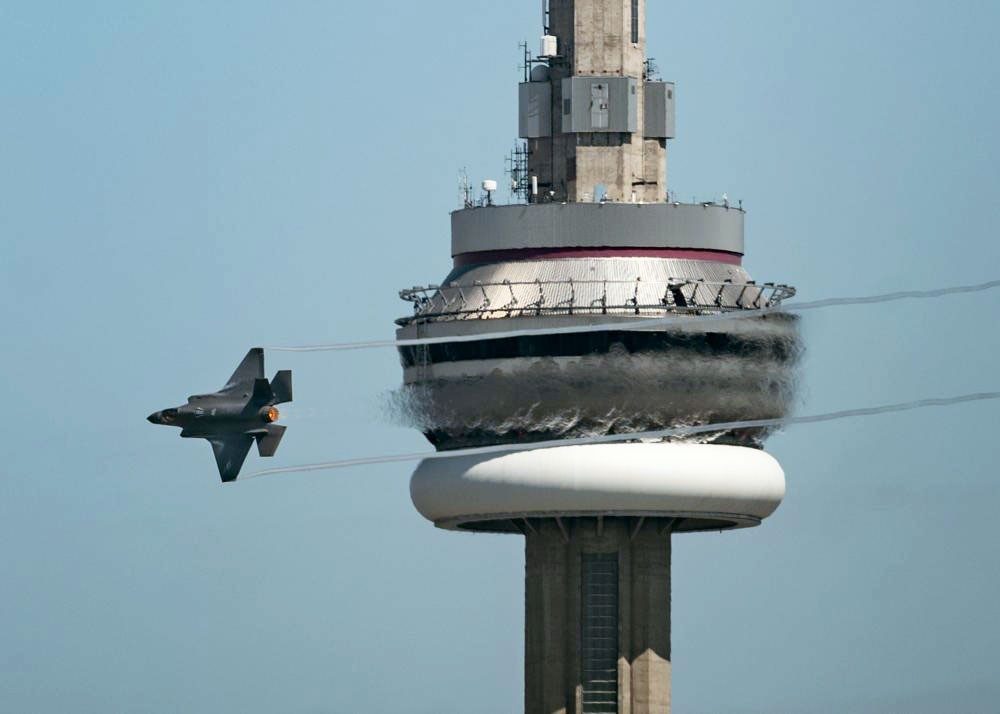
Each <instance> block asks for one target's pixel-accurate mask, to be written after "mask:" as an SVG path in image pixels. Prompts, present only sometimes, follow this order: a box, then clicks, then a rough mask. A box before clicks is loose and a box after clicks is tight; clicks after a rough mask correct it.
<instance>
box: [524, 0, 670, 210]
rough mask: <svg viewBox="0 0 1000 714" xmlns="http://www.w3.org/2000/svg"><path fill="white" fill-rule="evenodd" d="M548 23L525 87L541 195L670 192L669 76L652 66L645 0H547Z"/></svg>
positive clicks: (643, 198) (576, 197) (580, 197)
mask: <svg viewBox="0 0 1000 714" xmlns="http://www.w3.org/2000/svg"><path fill="white" fill-rule="evenodd" d="M547 31H548V32H549V33H551V34H550V36H554V37H555V38H556V47H557V50H556V51H557V54H556V55H555V56H548V57H545V56H543V57H542V58H541V59H543V60H544V61H546V62H547V64H546V65H543V66H536V67H535V69H534V71H533V72H532V74H531V80H532V81H530V82H527V83H525V85H522V88H521V119H522V121H521V129H522V131H521V135H522V137H524V138H526V139H527V140H528V170H529V173H531V174H532V175H533V176H536V177H537V178H538V185H539V189H540V193H539V195H538V197H537V198H536V199H535V200H546V199H552V200H558V201H569V202H589V201H599V200H601V199H602V198H605V199H607V200H609V201H622V202H636V201H637V202H643V203H656V202H663V201H665V200H666V190H667V187H666V168H667V167H666V141H667V139H668V138H671V137H672V136H673V85H670V84H667V83H665V82H655V81H648V80H649V78H648V77H647V76H646V75H647V71H646V70H647V64H646V0H550V2H549V10H548V28H547Z"/></svg>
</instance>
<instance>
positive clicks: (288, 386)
mask: <svg viewBox="0 0 1000 714" xmlns="http://www.w3.org/2000/svg"><path fill="white" fill-rule="evenodd" d="M290 401H292V373H291V371H290V370H282V371H280V372H278V373H277V374H275V375H274V379H272V380H271V381H270V382H268V381H267V379H266V378H265V377H264V350H262V349H261V348H260V347H254V348H253V349H252V350H250V351H249V352H247V356H246V357H244V358H243V361H242V362H240V366H239V367H237V368H236V371H235V372H233V376H232V377H230V378H229V381H228V382H226V386H224V387H223V388H222V389H220V390H219V391H218V392H215V393H214V394H198V395H195V396H193V397H188V403H187V404H185V405H183V406H180V407H175V408H173V409H164V410H163V411H159V412H154V413H153V414H150V415H149V416H148V417H147V419H148V420H149V421H150V422H152V423H153V424H165V425H167V426H178V427H180V428H181V436H182V437H184V438H197V439H207V440H208V441H210V442H211V443H212V450H213V451H214V452H215V461H216V463H218V465H219V475H220V476H221V477H222V481H223V482H228V481H235V480H236V477H237V476H238V475H239V473H240V469H241V468H242V467H243V461H244V460H245V459H246V457H247V452H248V451H250V446H251V444H253V442H254V440H256V441H257V451H258V452H259V453H260V455H261V456H274V452H275V451H277V450H278V444H279V443H280V442H281V437H282V436H284V434H285V427H283V426H280V425H278V424H275V423H274V422H276V421H277V420H278V418H279V417H280V416H281V415H280V414H279V412H278V409H277V407H275V406H274V405H275V404H284V403H285V402H290Z"/></svg>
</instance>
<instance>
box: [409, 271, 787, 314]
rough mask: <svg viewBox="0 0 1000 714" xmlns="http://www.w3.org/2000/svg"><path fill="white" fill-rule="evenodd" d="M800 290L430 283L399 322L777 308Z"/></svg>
mask: <svg viewBox="0 0 1000 714" xmlns="http://www.w3.org/2000/svg"><path fill="white" fill-rule="evenodd" d="M793 295H795V288H793V287H790V286H788V285H779V284H776V283H757V282H753V281H750V282H747V283H734V282H732V281H729V280H727V281H724V282H711V281H707V280H685V279H671V280H666V281H651V280H642V279H641V278H636V279H635V280H572V279H570V280H558V281H543V280H534V281H530V282H512V281H509V280H504V281H501V282H494V283H484V282H481V281H476V282H473V283H468V284H458V283H451V284H449V285H429V286H427V287H414V288H408V289H406V290H401V291H400V293H399V296H400V297H401V298H402V299H403V300H406V301H408V302H410V303H413V315H412V316H411V317H404V318H400V319H399V320H397V321H396V322H397V323H398V324H400V325H407V324H410V323H413V322H434V321H444V320H469V319H502V318H511V317H536V316H541V315H575V314H581V315H628V314H632V315H642V314H663V313H670V312H674V313H695V314H701V313H704V312H723V311H729V310H759V309H761V308H771V307H776V306H777V305H780V304H781V301H782V300H785V299H787V298H790V297H792V296H793Z"/></svg>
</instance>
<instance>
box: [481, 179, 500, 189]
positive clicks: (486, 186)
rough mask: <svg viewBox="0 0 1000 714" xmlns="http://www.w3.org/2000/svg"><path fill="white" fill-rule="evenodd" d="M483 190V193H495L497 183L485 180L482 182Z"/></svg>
mask: <svg viewBox="0 0 1000 714" xmlns="http://www.w3.org/2000/svg"><path fill="white" fill-rule="evenodd" d="M483 190H484V191H496V190H497V182H496V181H494V180H493V179H486V180H485V181H483Z"/></svg>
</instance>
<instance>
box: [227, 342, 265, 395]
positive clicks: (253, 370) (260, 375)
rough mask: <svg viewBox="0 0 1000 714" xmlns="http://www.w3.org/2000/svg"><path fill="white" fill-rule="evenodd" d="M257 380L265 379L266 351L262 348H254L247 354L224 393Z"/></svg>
mask: <svg viewBox="0 0 1000 714" xmlns="http://www.w3.org/2000/svg"><path fill="white" fill-rule="evenodd" d="M255 379H264V350H263V349H261V348H260V347H254V348H253V349H252V350H250V351H249V352H247V356H246V357H244V358H243V361H242V362H240V366H239V367H237V368H236V371H235V372H233V376H232V377H230V378H229V381H228V382H226V386H225V387H223V388H222V391H223V392H224V391H226V390H227V389H232V388H233V387H235V386H236V385H238V384H242V383H244V382H253V381H254V380H255Z"/></svg>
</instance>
